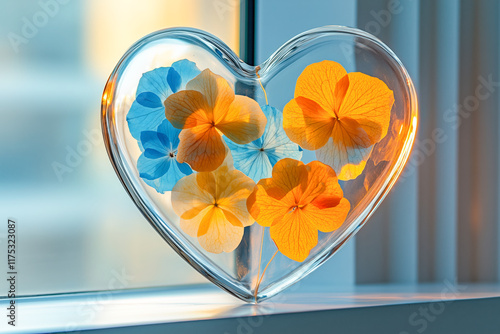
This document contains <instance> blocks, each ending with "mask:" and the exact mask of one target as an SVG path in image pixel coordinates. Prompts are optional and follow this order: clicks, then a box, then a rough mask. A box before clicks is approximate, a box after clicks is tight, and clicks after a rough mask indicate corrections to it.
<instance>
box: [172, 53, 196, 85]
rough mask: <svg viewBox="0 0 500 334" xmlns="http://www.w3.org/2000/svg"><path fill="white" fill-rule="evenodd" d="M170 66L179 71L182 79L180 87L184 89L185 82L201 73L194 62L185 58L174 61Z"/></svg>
mask: <svg viewBox="0 0 500 334" xmlns="http://www.w3.org/2000/svg"><path fill="white" fill-rule="evenodd" d="M172 67H173V68H174V69H175V70H176V71H177V73H179V75H180V77H181V79H182V80H181V86H180V89H186V85H187V83H188V82H189V81H191V80H192V79H194V78H195V77H196V76H197V75H198V74H200V73H201V71H200V70H199V69H198V67H196V63H194V62H192V61H189V60H187V59H183V60H179V61H176V62H175V63H173V64H172Z"/></svg>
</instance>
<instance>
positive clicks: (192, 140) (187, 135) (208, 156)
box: [177, 124, 226, 172]
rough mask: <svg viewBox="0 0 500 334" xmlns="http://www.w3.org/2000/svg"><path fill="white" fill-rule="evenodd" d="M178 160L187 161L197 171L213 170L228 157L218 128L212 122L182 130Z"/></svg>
mask: <svg viewBox="0 0 500 334" xmlns="http://www.w3.org/2000/svg"><path fill="white" fill-rule="evenodd" d="M179 139H180V143H179V147H178V150H177V161H178V162H180V163H183V162H187V163H188V164H189V165H190V166H191V168H192V169H194V170H195V171H197V172H207V171H213V170H215V169H216V168H217V167H219V166H220V165H221V164H222V162H223V161H224V158H225V157H226V146H225V144H224V141H223V140H222V137H221V135H220V134H219V133H218V132H217V129H216V128H215V127H213V126H212V125H210V124H205V125H199V126H196V127H194V128H191V129H185V130H182V131H181V134H180V135H179Z"/></svg>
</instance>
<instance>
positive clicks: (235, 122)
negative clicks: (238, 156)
mask: <svg viewBox="0 0 500 334" xmlns="http://www.w3.org/2000/svg"><path fill="white" fill-rule="evenodd" d="M215 113H216V120H215V122H216V125H217V128H218V129H219V130H220V131H221V132H222V133H224V134H225V135H226V137H228V138H229V139H231V140H232V141H233V142H235V143H237V144H248V143H249V142H251V141H253V140H256V139H259V138H260V137H261V136H262V134H263V133H264V129H265V128H266V123H267V119H266V116H265V115H264V113H263V112H262V109H261V108H260V106H259V104H258V103H257V102H256V101H255V100H253V99H251V98H249V97H246V96H241V95H236V96H235V98H234V100H233V102H232V103H231V105H230V106H229V108H228V109H227V110H224V111H223V110H221V109H219V108H218V109H216V111H215Z"/></svg>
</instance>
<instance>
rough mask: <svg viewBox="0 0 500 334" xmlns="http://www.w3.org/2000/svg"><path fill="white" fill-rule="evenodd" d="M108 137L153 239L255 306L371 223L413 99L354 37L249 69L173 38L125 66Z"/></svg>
mask: <svg viewBox="0 0 500 334" xmlns="http://www.w3.org/2000/svg"><path fill="white" fill-rule="evenodd" d="M102 125H103V132H104V139H105V142H106V146H107V149H108V153H109V156H110V159H111V162H112V164H113V166H114V168H115V170H116V172H117V174H118V177H119V178H120V180H121V181H122V183H123V185H124V186H125V189H126V190H127V192H128V193H129V194H130V196H131V197H132V199H133V200H134V202H135V203H136V205H137V206H138V208H139V209H140V210H141V211H142V213H143V214H144V216H145V217H146V218H147V220H148V221H149V222H150V223H151V225H152V226H153V227H154V228H155V229H156V231H157V232H158V233H159V234H160V235H161V236H162V237H163V238H164V239H165V241H166V242H167V243H168V244H169V245H170V246H171V247H172V248H173V249H174V250H175V251H176V252H177V253H178V254H179V255H180V256H181V257H183V258H184V259H185V260H186V261H188V262H189V264H191V265H192V266H193V267H194V268H195V269H196V270H198V271H199V272H200V273H201V274H202V275H204V276H205V277H207V278H208V279H209V280H211V281H212V282H213V283H215V284H216V285H218V286H219V287H221V288H222V289H224V290H226V291H228V292H229V293H231V294H233V295H234V296H236V297H238V298H240V299H242V300H244V301H247V302H258V301H261V300H264V299H265V298H269V297H272V296H274V295H275V294H277V293H278V292H280V291H282V290H283V289H285V288H286V287H288V286H290V285H291V284H293V283H295V282H297V281H298V280H300V279H301V278H303V277H304V276H306V275H307V274H309V273H310V272H312V271H313V270H314V269H316V268H317V267H318V266H319V265H320V264H321V263H323V262H324V261H325V260H326V259H328V258H329V257H330V256H332V255H333V254H335V252H337V251H338V250H339V249H340V247H341V246H342V245H343V244H344V243H345V242H346V241H347V240H348V239H349V238H350V237H352V236H353V235H354V234H355V233H356V231H358V230H359V228H360V227H361V226H362V225H363V224H364V223H365V222H366V221H367V219H368V218H369V217H370V216H371V214H372V213H373V212H374V210H375V209H376V208H377V207H378V205H379V204H380V202H381V201H382V200H383V199H384V197H385V196H386V195H387V193H388V191H389V190H390V189H391V187H392V186H393V185H394V183H395V182H396V179H397V177H398V176H399V174H400V173H401V171H402V169H403V167H404V164H405V162H406V161H407V159H408V156H409V154H410V150H411V147H412V144H413V140H414V138H415V131H416V127H417V99H416V95H415V90H414V87H413V84H412V81H411V79H410V77H409V76H408V73H407V71H406V70H405V68H404V67H403V65H402V64H401V62H400V61H399V59H398V58H397V57H396V55H395V54H394V53H393V52H392V51H391V50H390V49H389V48H388V47H387V46H386V45H384V44H383V43H382V42H381V41H380V40H378V39H377V38H375V37H374V36H372V35H370V34H367V33H365V32H363V31H360V30H357V29H352V28H346V27H340V26H329V27H324V28H319V29H314V30H310V31H308V32H305V33H303V34H300V35H298V36H297V37H295V38H293V39H292V40H290V41H289V42H288V43H286V44H285V45H283V46H282V47H281V48H280V49H279V50H278V51H276V52H275V53H274V54H273V55H272V56H271V57H270V58H269V59H268V60H266V61H265V62H264V63H262V64H261V65H260V66H256V67H254V66H250V65H247V64H245V63H244V62H242V61H241V60H240V59H239V58H238V57H237V56H236V55H235V54H234V53H233V52H232V51H231V50H230V49H229V48H228V47H227V46H226V45H225V44H224V43H222V42H221V41H220V40H218V39H217V38H215V37H214V36H212V35H210V34H208V33H205V32H203V31H199V30H195V29H185V28H182V29H180V28H179V29H167V30H164V31H159V32H156V33H153V34H151V35H149V36H146V37H145V38H143V39H142V40H140V41H139V42H137V43H136V44H135V45H134V46H132V47H131V48H130V50H129V51H128V52H127V53H126V54H125V55H124V56H123V58H122V59H121V60H120V62H119V63H118V65H117V66H116V68H115V70H114V71H113V73H112V74H111V76H110V78H109V80H108V82H107V84H106V88H105V90H104V94H103V100H102ZM160 265H161V264H160Z"/></svg>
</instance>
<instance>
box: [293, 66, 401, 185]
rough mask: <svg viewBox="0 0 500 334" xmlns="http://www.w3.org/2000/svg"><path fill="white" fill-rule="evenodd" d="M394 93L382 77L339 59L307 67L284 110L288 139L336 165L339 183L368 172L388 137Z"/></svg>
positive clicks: (331, 164) (327, 162)
mask: <svg viewBox="0 0 500 334" xmlns="http://www.w3.org/2000/svg"><path fill="white" fill-rule="evenodd" d="M393 104H394V94H393V92H392V91H391V90H390V89H389V88H388V87H387V85H386V84H385V83H384V82H383V81H381V80H380V79H378V78H375V77H371V76H369V75H366V74H363V73H359V72H352V73H347V72H346V70H345V69H344V68H343V67H342V65H340V64H339V63H336V62H334V61H329V60H324V61H322V62H319V63H314V64H311V65H309V66H307V67H306V68H305V69H304V71H303V72H302V73H301V75H300V76H299V78H298V79H297V84H296V87H295V95H294V99H292V100H291V101H290V102H289V103H288V104H287V105H286V106H285V108H284V110H283V116H284V117H283V118H284V121H283V127H284V129H285V132H286V134H287V135H288V137H289V138H290V139H291V140H292V141H293V142H295V143H297V144H299V145H300V146H301V147H302V148H304V149H307V150H317V151H316V157H317V158H318V159H319V160H320V161H322V162H324V163H326V164H327V165H329V166H331V167H333V169H334V170H335V172H336V173H337V176H338V178H339V179H340V180H350V179H354V178H356V177H357V176H358V175H359V174H361V173H362V172H363V169H364V167H365V164H366V160H367V159H368V156H369V155H370V152H371V149H372V147H373V145H374V144H376V143H377V142H378V141H380V140H381V139H382V138H384V136H385V135H386V134H387V129H388V127H389V121H390V116H391V109H392V105H393Z"/></svg>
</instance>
